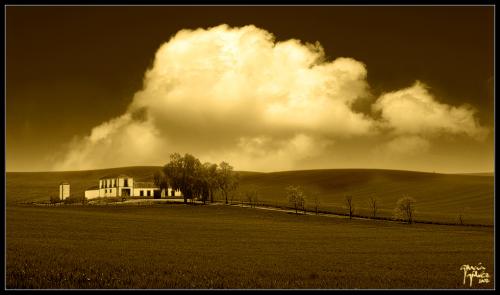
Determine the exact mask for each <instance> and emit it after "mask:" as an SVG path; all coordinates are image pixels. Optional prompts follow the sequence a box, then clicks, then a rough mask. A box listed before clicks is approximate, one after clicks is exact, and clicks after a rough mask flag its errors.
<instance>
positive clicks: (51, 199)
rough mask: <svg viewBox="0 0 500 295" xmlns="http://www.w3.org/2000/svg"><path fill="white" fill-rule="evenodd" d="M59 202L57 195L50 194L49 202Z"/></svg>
mask: <svg viewBox="0 0 500 295" xmlns="http://www.w3.org/2000/svg"><path fill="white" fill-rule="evenodd" d="M59 202H61V199H60V198H59V196H50V203H51V204H56V203H59Z"/></svg>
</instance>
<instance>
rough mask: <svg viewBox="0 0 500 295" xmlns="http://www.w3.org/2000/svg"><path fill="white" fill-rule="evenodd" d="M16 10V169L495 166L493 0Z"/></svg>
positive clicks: (12, 80)
mask: <svg viewBox="0 0 500 295" xmlns="http://www.w3.org/2000/svg"><path fill="white" fill-rule="evenodd" d="M6 10H7V12H6V23H7V27H6V33H7V35H6V41H7V43H6V60H7V69H6V71H7V77H6V82H7V89H6V90H7V97H6V104H7V108H6V117H7V126H6V128H7V129H6V133H7V134H6V136H7V142H6V166H7V171H49V170H82V169H98V168H110V167H120V166H131V165H163V164H165V163H166V162H167V161H168V156H169V154H170V153H173V152H179V153H181V154H182V153H192V154H194V155H195V156H197V157H199V158H200V159H201V160H202V161H210V162H220V161H223V160H225V161H228V162H229V163H231V164H232V165H233V166H234V167H235V169H236V170H253V171H279V170H296V169H316V168H380V169H404V170H419V171H436V172H445V173H460V172H486V171H493V169H494V144H493V135H494V130H493V126H494V120H493V102H494V98H493V85H494V84H493V42H494V40H493V7H492V6H461V7H451V6H441V7H437V6H429V7H423V6H419V7H387V6H379V7H376V6H366V7H362V6H358V7H354V6H349V7H345V6H328V7H215V6H213V7H173V6H162V7H147V6H143V7H99V6H94V7H37V6H31V7H20V6H8V7H7V9H6Z"/></svg>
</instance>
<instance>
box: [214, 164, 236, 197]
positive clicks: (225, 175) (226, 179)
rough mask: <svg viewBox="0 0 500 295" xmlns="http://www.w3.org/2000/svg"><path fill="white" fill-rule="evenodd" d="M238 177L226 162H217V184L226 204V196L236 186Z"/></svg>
mask: <svg viewBox="0 0 500 295" xmlns="http://www.w3.org/2000/svg"><path fill="white" fill-rule="evenodd" d="M238 183H239V178H238V175H237V174H236V173H234V171H233V167H232V166H231V165H229V164H228V163H226V162H221V163H220V164H219V171H218V184H219V186H218V187H219V189H220V191H221V193H222V195H223V197H224V199H225V201H226V204H228V196H229V194H231V193H233V192H234V191H235V190H236V188H237V187H238Z"/></svg>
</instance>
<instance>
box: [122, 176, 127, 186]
mask: <svg viewBox="0 0 500 295" xmlns="http://www.w3.org/2000/svg"><path fill="white" fill-rule="evenodd" d="M123 181H124V184H123V186H128V178H125V179H124V180H123Z"/></svg>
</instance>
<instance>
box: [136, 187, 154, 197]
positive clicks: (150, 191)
mask: <svg viewBox="0 0 500 295" xmlns="http://www.w3.org/2000/svg"><path fill="white" fill-rule="evenodd" d="M158 190H160V189H158V188H134V193H133V196H134V197H140V196H141V191H143V194H142V197H148V193H147V192H148V191H149V197H153V196H154V191H158Z"/></svg>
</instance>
